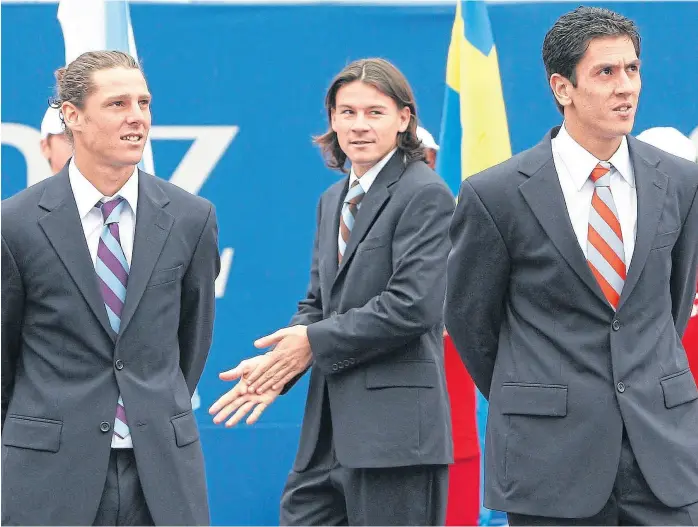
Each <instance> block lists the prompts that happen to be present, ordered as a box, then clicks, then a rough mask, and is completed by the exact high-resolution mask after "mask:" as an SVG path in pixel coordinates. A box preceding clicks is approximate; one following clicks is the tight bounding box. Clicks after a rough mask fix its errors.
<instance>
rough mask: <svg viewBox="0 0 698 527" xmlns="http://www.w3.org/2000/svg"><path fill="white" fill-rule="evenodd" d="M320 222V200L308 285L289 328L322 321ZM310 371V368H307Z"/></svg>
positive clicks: (297, 377)
mask: <svg viewBox="0 0 698 527" xmlns="http://www.w3.org/2000/svg"><path fill="white" fill-rule="evenodd" d="M321 222H322V198H320V201H319V202H318V206H317V219H316V226H315V241H314V243H313V259H312V262H311V264H310V283H309V284H308V290H307V292H306V293H305V298H304V299H303V300H301V301H300V302H298V311H296V314H295V315H293V318H291V322H290V323H289V324H288V325H289V327H290V326H297V325H303V326H309V325H310V324H313V323H315V322H319V321H320V320H322V312H323V311H322V296H321V294H320V271H319V268H318V267H319V265H320V264H319V257H318V254H319V244H320V241H319V240H320V225H321ZM308 369H310V368H308ZM308 369H306V370H303V371H302V372H301V373H299V374H298V375H296V376H295V377H294V378H293V379H291V380H290V381H288V382H287V383H286V385H285V386H284V388H283V390H281V393H282V394H285V393H287V392H288V391H289V390H290V389H291V388H292V387H293V385H294V384H296V383H297V382H298V380H299V379H300V378H301V377H303V375H305V373H306V372H307V371H308Z"/></svg>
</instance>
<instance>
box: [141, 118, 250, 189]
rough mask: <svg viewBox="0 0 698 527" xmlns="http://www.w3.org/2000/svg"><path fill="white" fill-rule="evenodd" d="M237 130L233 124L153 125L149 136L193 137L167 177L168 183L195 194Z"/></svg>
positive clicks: (153, 137) (157, 137)
mask: <svg viewBox="0 0 698 527" xmlns="http://www.w3.org/2000/svg"><path fill="white" fill-rule="evenodd" d="M238 130H239V128H238V127H237V126H153V127H152V128H151V130H150V139H151V140H153V141H156V140H158V139H170V140H172V139H179V140H181V139H193V140H194V142H193V143H192V144H191V146H190V147H189V150H187V153H186V154H184V157H183V158H182V160H181V161H180V162H179V165H177V168H176V169H175V171H174V173H173V174H172V176H171V177H170V183H174V184H175V185H177V186H178V187H181V188H183V189H184V190H187V191H189V192H191V193H192V194H198V193H199V190H201V187H203V186H204V183H206V180H207V179H208V177H209V176H210V175H211V172H213V169H214V168H216V165H217V164H218V161H219V160H220V158H221V157H223V154H224V153H225V151H226V150H227V149H228V146H229V145H230V143H231V142H232V141H233V139H235V136H236V135H237V133H238Z"/></svg>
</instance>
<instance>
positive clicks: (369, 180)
mask: <svg viewBox="0 0 698 527" xmlns="http://www.w3.org/2000/svg"><path fill="white" fill-rule="evenodd" d="M396 150H397V148H394V149H393V150H392V151H391V152H390V153H389V154H388V155H387V156H385V157H384V158H383V159H381V160H380V161H378V163H376V164H375V165H373V166H372V167H371V168H369V169H368V170H367V171H366V173H365V174H364V175H363V176H361V177H358V176H357V175H356V173H355V172H354V167H353V166H352V167H351V172H350V173H349V188H351V186H352V185H353V184H354V181H356V180H357V179H358V180H359V185H361V188H362V189H363V191H364V194H366V193H367V192H368V189H370V188H371V185H373V182H374V181H375V180H376V177H377V176H378V174H379V173H380V171H381V170H383V167H384V166H385V165H387V164H388V161H390V158H391V157H393V154H394V153H395V151H396ZM350 237H351V235H350ZM337 243H338V244H339V245H338V246H339V247H341V246H342V231H341V229H338V233H337Z"/></svg>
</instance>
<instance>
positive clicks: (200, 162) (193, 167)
mask: <svg viewBox="0 0 698 527" xmlns="http://www.w3.org/2000/svg"><path fill="white" fill-rule="evenodd" d="M238 130H239V127H237V126H153V127H152V128H151V130H150V138H151V139H152V140H187V139H193V143H192V144H191V146H190V147H189V149H188V150H187V152H186V153H185V154H184V157H182V159H181V160H180V162H179V164H178V165H177V168H175V171H174V173H173V174H172V176H171V177H170V182H171V183H173V184H175V185H177V186H178V187H180V188H182V189H184V190H186V191H188V192H191V193H192V194H198V193H199V191H200V190H201V188H202V187H203V186H204V184H205V183H206V181H207V180H208V178H209V177H210V175H211V173H212V172H213V170H214V169H215V168H216V165H217V164H218V161H220V159H221V157H223V154H224V153H225V151H226V150H227V149H228V147H229V146H230V143H231V142H232V141H233V139H234V138H235V136H236V135H237V133H238ZM0 134H1V137H2V144H4V145H7V146H11V147H13V148H16V149H17V150H18V151H19V152H20V154H22V156H23V157H24V159H25V162H26V164H27V186H28V187H30V186H32V185H34V184H36V183H38V182H40V181H43V180H44V179H46V178H48V177H50V176H51V169H50V168H49V165H48V163H47V162H46V160H45V159H44V158H43V156H42V155H41V147H40V146H39V143H40V141H41V133H40V132H39V130H36V129H35V128H32V127H31V126H27V125H24V124H19V123H2V128H1V130H0ZM233 254H234V250H233V248H232V247H226V248H225V249H223V251H222V252H221V272H220V273H219V275H218V278H217V279H216V298H221V297H222V296H223V295H224V294H225V289H226V286H227V284H228V276H229V275H230V269H231V266H232V263H233Z"/></svg>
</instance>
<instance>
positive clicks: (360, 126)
mask: <svg viewBox="0 0 698 527" xmlns="http://www.w3.org/2000/svg"><path fill="white" fill-rule="evenodd" d="M351 129H352V130H354V131H357V132H360V131H365V130H368V129H369V126H368V122H367V121H366V116H365V115H364V113H363V112H357V113H356V118H355V119H354V120H353V121H352V123H351Z"/></svg>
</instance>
